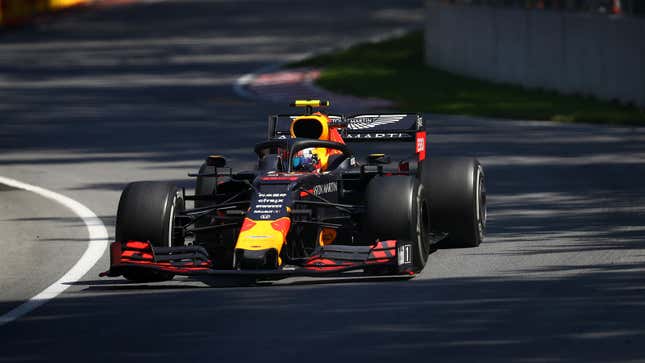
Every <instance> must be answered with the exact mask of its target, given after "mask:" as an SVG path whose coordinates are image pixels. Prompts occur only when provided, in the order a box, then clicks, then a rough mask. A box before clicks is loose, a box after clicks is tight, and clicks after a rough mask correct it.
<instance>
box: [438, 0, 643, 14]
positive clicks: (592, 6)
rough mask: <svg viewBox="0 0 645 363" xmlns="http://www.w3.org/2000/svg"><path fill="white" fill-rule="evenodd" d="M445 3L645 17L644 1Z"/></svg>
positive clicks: (449, 0)
mask: <svg viewBox="0 0 645 363" xmlns="http://www.w3.org/2000/svg"><path fill="white" fill-rule="evenodd" d="M439 1H441V2H444V3H452V4H464V5H486V6H499V7H510V8H527V9H548V10H561V11H579V12H593V13H604V14H626V15H638V16H645V1H643V0H439Z"/></svg>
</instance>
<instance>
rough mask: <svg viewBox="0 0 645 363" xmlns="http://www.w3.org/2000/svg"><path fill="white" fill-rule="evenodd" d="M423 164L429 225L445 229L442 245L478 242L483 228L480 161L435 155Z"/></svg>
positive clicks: (484, 190) (482, 178)
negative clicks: (430, 222)
mask: <svg viewBox="0 0 645 363" xmlns="http://www.w3.org/2000/svg"><path fill="white" fill-rule="evenodd" d="M422 168H423V170H422V181H423V184H424V185H425V187H426V189H425V191H426V198H427V200H428V202H429V205H430V220H431V221H432V229H433V231H435V232H444V233H448V236H447V237H446V239H444V240H443V241H442V242H441V246H442V247H476V246H479V244H480V243H481V242H482V241H483V240H484V235H485V232H486V185H485V178H484V170H483V168H482V166H481V164H480V163H479V161H477V159H473V158H455V157H443V158H442V157H434V158H429V159H428V160H426V161H424V163H423V167H422Z"/></svg>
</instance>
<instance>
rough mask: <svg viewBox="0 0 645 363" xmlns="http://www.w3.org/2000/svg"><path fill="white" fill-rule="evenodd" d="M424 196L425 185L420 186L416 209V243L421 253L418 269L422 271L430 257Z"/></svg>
mask: <svg viewBox="0 0 645 363" xmlns="http://www.w3.org/2000/svg"><path fill="white" fill-rule="evenodd" d="M422 196H423V185H419V188H418V189H417V196H416V204H417V205H416V209H417V215H416V217H417V218H416V242H417V245H418V253H419V256H418V258H419V263H418V266H417V267H418V268H419V270H421V269H422V268H423V266H424V265H425V261H426V259H427V257H428V253H429V251H428V250H429V248H428V246H426V243H425V238H424V237H425V233H426V228H425V227H426V225H425V223H424V219H425V217H426V211H425V205H424V203H423V201H422Z"/></svg>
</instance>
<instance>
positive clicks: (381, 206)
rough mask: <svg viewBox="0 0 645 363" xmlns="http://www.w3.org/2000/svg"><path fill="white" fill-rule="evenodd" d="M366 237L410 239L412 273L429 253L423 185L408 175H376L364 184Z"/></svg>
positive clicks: (373, 239)
mask: <svg viewBox="0 0 645 363" xmlns="http://www.w3.org/2000/svg"><path fill="white" fill-rule="evenodd" d="M364 226H365V227H366V229H367V231H366V238H368V240H369V241H371V242H373V241H375V240H376V239H379V240H381V241H384V240H405V241H412V243H413V245H414V253H413V256H412V262H413V264H414V268H415V272H419V271H421V270H422V269H423V267H424V266H425V264H426V261H427V259H428V255H429V254H430V241H429V239H428V232H429V218H428V203H427V202H426V199H425V192H424V187H423V185H422V184H420V183H418V182H417V180H416V179H415V178H414V177H411V176H376V177H374V178H373V179H372V180H371V181H370V182H369V183H368V185H367V190H366V213H365V221H364Z"/></svg>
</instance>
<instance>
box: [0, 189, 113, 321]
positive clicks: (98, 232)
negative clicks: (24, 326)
mask: <svg viewBox="0 0 645 363" xmlns="http://www.w3.org/2000/svg"><path fill="white" fill-rule="evenodd" d="M0 184H5V185H8V186H10V187H14V188H18V189H22V190H26V191H29V192H33V193H36V194H38V195H40V196H42V197H45V198H47V199H51V200H53V201H55V202H58V203H60V204H62V205H63V206H65V207H67V208H69V209H71V210H72V211H73V212H74V213H75V214H76V215H77V216H78V217H79V218H80V219H82V220H83V223H85V226H86V227H87V231H88V232H89V237H88V244H87V249H86V250H85V252H84V253H83V255H82V256H81V258H80V259H79V260H78V261H77V262H76V264H75V265H74V266H73V267H72V268H71V269H69V271H67V272H66V273H65V275H63V277H61V278H60V279H58V281H56V282H54V283H53V284H51V285H50V286H49V287H47V288H46V289H44V290H43V291H41V292H40V293H38V294H36V295H35V296H34V297H32V298H30V299H29V300H27V301H26V302H24V303H22V304H21V305H19V306H18V307H16V308H14V309H13V310H11V311H9V312H7V313H6V314H4V315H0V326H2V325H5V324H7V323H9V322H12V321H14V320H16V319H18V318H20V317H22V316H24V315H25V314H28V313H29V312H31V311H33V310H34V309H36V308H38V307H39V306H41V305H43V304H45V303H46V302H48V301H49V300H51V299H53V298H55V297H56V296H58V295H60V294H61V293H62V292H63V291H65V290H66V289H67V288H68V287H70V286H71V284H70V283H71V282H76V281H78V280H80V279H81V278H82V277H83V276H85V274H86V273H87V272H88V271H89V270H90V269H91V268H92V267H93V266H94V265H95V264H96V262H98V260H99V259H100V258H101V257H102V256H103V253H105V250H106V249H107V246H108V233H107V230H106V229H105V226H104V225H103V222H101V219H100V218H99V217H97V216H96V214H94V212H92V211H91V210H90V209H89V208H87V207H86V206H84V205H83V204H81V203H79V202H77V201H75V200H74V199H71V198H68V197H66V196H64V195H62V194H58V193H55V192H52V191H51V190H47V189H44V188H41V187H38V186H35V185H31V184H26V183H23V182H20V181H18V180H14V179H10V178H5V177H2V176H0Z"/></svg>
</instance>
